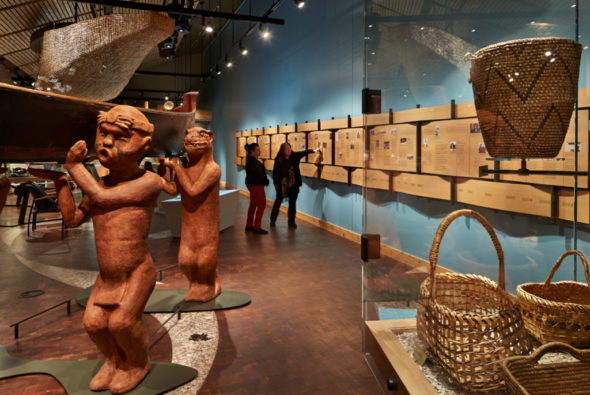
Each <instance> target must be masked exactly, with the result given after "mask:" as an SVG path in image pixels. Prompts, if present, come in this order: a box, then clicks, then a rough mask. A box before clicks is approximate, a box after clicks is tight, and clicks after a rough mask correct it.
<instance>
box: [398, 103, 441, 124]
mask: <svg viewBox="0 0 590 395" xmlns="http://www.w3.org/2000/svg"><path fill="white" fill-rule="evenodd" d="M440 119H451V105H450V104H449V105H447V106H438V107H424V108H415V109H412V110H405V111H398V112H394V113H393V123H408V122H418V121H434V120H440Z"/></svg>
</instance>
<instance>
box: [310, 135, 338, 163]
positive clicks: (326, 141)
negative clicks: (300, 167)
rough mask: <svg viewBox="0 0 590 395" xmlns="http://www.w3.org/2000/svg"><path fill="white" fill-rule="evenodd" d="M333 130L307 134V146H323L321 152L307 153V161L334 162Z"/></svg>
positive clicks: (315, 147) (316, 147)
mask: <svg viewBox="0 0 590 395" xmlns="http://www.w3.org/2000/svg"><path fill="white" fill-rule="evenodd" d="M332 137H333V136H332V132H331V131H328V130H323V131H314V132H310V133H308V135H307V148H308V149H314V150H315V149H318V148H322V153H321V154H309V155H307V163H315V164H323V165H331V164H333V163H332V148H333V141H332Z"/></svg>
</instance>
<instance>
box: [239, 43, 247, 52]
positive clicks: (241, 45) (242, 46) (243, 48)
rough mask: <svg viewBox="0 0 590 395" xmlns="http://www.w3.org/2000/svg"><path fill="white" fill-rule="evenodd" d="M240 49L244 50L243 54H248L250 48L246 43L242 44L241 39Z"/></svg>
mask: <svg viewBox="0 0 590 395" xmlns="http://www.w3.org/2000/svg"><path fill="white" fill-rule="evenodd" d="M240 51H241V52H242V55H246V54H247V53H248V50H247V49H246V47H244V45H243V44H242V42H241V41H240Z"/></svg>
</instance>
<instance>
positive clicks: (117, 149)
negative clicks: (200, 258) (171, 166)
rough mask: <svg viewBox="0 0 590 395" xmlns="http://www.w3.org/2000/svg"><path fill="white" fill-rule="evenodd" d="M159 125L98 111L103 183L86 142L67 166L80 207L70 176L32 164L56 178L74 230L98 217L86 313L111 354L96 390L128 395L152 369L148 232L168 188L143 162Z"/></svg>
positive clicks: (119, 110)
mask: <svg viewBox="0 0 590 395" xmlns="http://www.w3.org/2000/svg"><path fill="white" fill-rule="evenodd" d="M152 133H153V125H151V124H150V123H149V122H148V120H147V118H146V117H145V116H144V115H143V114H142V113H141V112H139V111H138V110H137V109H135V108H133V107H130V106H116V107H114V108H113V109H111V110H110V111H109V112H108V113H105V112H102V111H101V112H100V114H99V117H98V129H97V131H96V141H95V147H96V154H97V156H98V160H99V161H100V163H101V165H102V166H104V167H105V168H106V169H108V175H106V176H103V177H102V178H101V181H100V182H97V181H96V180H95V179H94V178H93V177H92V175H91V174H90V173H89V172H88V171H87V170H86V169H85V168H84V165H83V164H82V161H83V159H84V158H85V157H86V154H87V149H86V143H85V142H84V141H79V142H77V143H76V144H75V145H74V146H73V147H72V148H71V149H70V151H69V153H68V155H67V159H66V168H67V170H68V172H69V173H70V176H71V177H72V178H73V179H74V181H75V182H76V183H77V184H78V185H79V187H80V189H82V191H83V192H84V194H85V196H84V198H83V200H82V203H81V204H80V206H79V207H78V208H76V206H75V203H74V199H73V196H72V193H71V191H70V188H69V186H68V183H67V178H66V176H65V174H63V173H60V172H52V171H45V170H35V169H30V172H31V174H33V175H36V176H39V177H47V178H50V179H52V180H53V181H54V182H55V184H56V189H57V194H58V200H59V206H60V209H61V212H62V215H63V218H64V220H65V223H66V225H67V226H68V227H76V226H79V225H80V224H82V223H83V222H84V221H85V220H86V219H88V218H92V220H93V225H94V237H95V243H96V254H97V258H98V265H99V269H100V273H99V275H98V277H97V279H96V283H95V284H94V287H93V288H92V292H91V294H90V299H89V300H88V305H87V307H86V312H85V314H84V327H85V328H86V331H87V332H88V335H89V336H90V338H91V339H92V341H93V342H94V344H96V346H97V347H98V349H99V350H100V351H101V352H102V353H103V354H104V356H105V359H106V361H105V363H104V365H103V366H102V368H101V369H100V370H99V371H98V373H97V374H96V376H94V378H93V379H92V381H91V383H90V389H91V390H93V391H101V390H107V389H108V390H110V391H111V392H112V393H114V394H122V393H125V392H128V391H130V390H132V389H133V388H135V387H136V386H137V385H138V384H139V383H140V382H141V381H142V380H143V378H144V377H145V376H146V375H147V374H148V373H149V371H150V368H151V362H150V358H149V356H148V335H147V332H146V328H145V325H144V323H143V318H142V317H143V309H144V308H145V305H146V303H147V300H148V298H149V296H150V294H151V293H152V291H153V289H154V287H155V283H156V272H155V269H154V263H153V261H152V257H151V256H150V253H149V250H148V233H149V229H150V223H151V220H152V214H153V211H154V207H155V206H156V200H157V198H158V195H159V194H160V192H161V190H162V186H163V181H162V179H161V178H160V177H159V176H158V175H157V174H155V173H152V172H146V171H145V170H143V169H141V168H140V167H139V166H138V160H139V159H140V158H141V157H142V155H143V154H144V153H145V152H146V151H147V149H148V148H149V146H150V143H151V136H152Z"/></svg>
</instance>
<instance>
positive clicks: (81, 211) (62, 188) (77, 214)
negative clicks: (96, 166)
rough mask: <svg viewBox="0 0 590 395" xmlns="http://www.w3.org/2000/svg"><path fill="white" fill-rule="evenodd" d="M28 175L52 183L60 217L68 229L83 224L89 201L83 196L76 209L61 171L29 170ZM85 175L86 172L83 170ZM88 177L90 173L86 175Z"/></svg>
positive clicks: (86, 216)
mask: <svg viewBox="0 0 590 395" xmlns="http://www.w3.org/2000/svg"><path fill="white" fill-rule="evenodd" d="M28 171H29V173H30V174H32V175H34V176H35V177H39V178H45V179H49V180H51V181H53V183H54V184H55V190H56V192H57V201H58V203H59V209H60V211H61V215H62V217H63V219H64V222H65V223H66V226H67V227H68V228H75V227H77V226H80V225H81V224H83V223H84V222H85V221H86V220H87V219H88V217H89V211H90V199H89V198H88V197H87V196H84V199H82V203H80V206H79V207H78V208H76V202H75V201H74V196H73V195H72V190H71V189H70V184H69V183H68V177H67V176H66V175H65V173H62V172H61V171H52V170H41V169H29V170H28ZM84 171H86V173H88V171H87V170H86V169H84ZM88 174H89V175H90V173H88ZM91 177H92V176H91Z"/></svg>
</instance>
